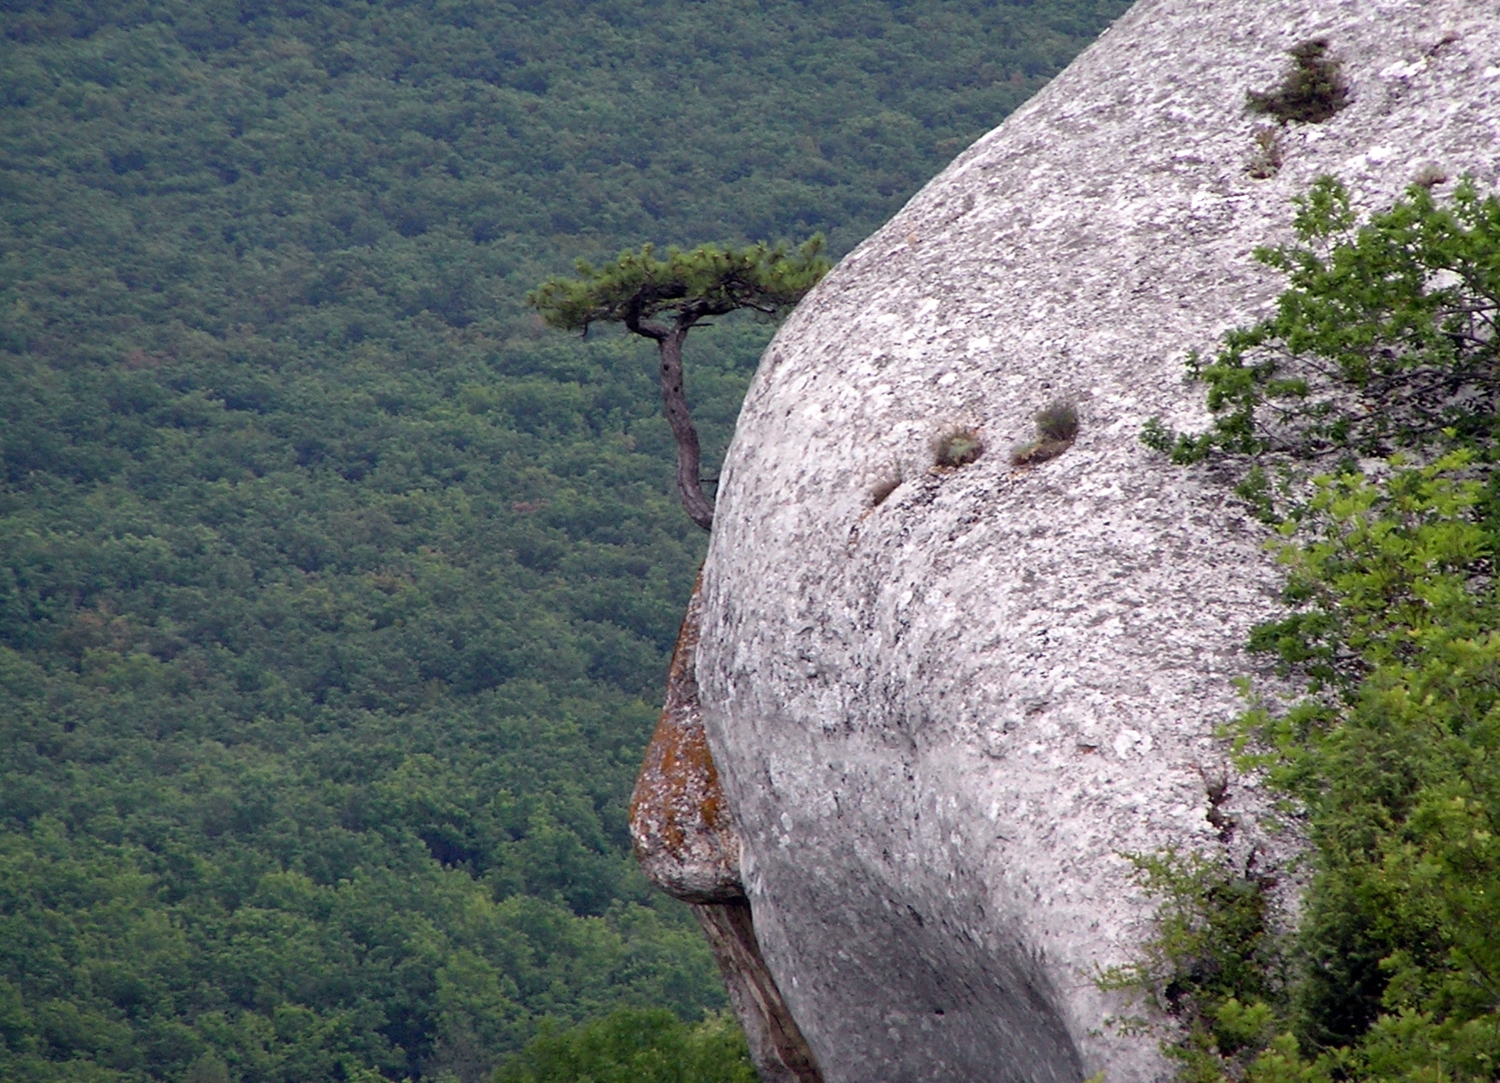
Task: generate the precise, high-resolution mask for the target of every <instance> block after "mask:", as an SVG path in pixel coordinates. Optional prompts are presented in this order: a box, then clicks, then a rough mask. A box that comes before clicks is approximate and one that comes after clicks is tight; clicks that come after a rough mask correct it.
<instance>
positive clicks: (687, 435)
mask: <svg viewBox="0 0 1500 1083" xmlns="http://www.w3.org/2000/svg"><path fill="white" fill-rule="evenodd" d="M687 333H688V328H686V327H675V328H673V329H672V330H671V331H670V332H668V333H667V334H666V335H665V336H663V337H662V338H659V339H657V341H656V344H657V346H658V347H659V349H660V350H661V400H662V405H663V406H665V407H666V411H667V424H669V425H671V426H672V436H673V437H674V438H675V439H676V440H677V494H678V495H679V496H680V497H681V498H682V507H683V510H685V511H686V512H687V513H688V518H690V519H692V520H693V522H695V523H697V524H698V525H699V526H701V527H702V528H703V529H704V530H712V529H713V525H714V506H713V504H712V503H711V502H710V501H709V499H708V497H706V496H704V495H703V482H702V479H701V478H700V477H699V472H700V469H701V464H700V458H701V453H700V451H699V448H698V430H697V429H696V428H694V427H693V417H692V415H691V414H689V413H688V405H687V395H686V394H685V393H684V392H683V389H682V343H683V340H684V339H686V338H687Z"/></svg>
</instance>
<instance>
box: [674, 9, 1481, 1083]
mask: <svg viewBox="0 0 1500 1083" xmlns="http://www.w3.org/2000/svg"><path fill="white" fill-rule="evenodd" d="M1318 36H1323V37H1326V38H1327V39H1328V41H1329V43H1330V45H1331V49H1332V54H1333V55H1334V56H1335V57H1337V58H1338V59H1339V60H1340V61H1341V63H1342V68H1343V72H1344V75H1345V77H1346V79H1347V81H1348V83H1349V86H1350V90H1351V93H1352V98H1351V101H1350V103H1349V105H1348V107H1347V108H1346V109H1344V110H1343V111H1342V112H1340V113H1338V114H1337V115H1335V116H1334V117H1332V118H1331V119H1330V120H1328V121H1326V122H1325V123H1322V124H1319V125H1292V126H1290V127H1289V128H1287V129H1286V130H1284V131H1283V132H1282V133H1281V134H1280V141H1281V144H1282V147H1283V151H1284V158H1285V161H1284V165H1283V166H1282V168H1281V169H1280V172H1279V173H1277V174H1276V175H1275V176H1274V177H1272V178H1270V179H1266V180H1257V179H1254V178H1252V176H1251V175H1250V172H1251V171H1250V169H1249V164H1250V162H1251V159H1252V157H1253V156H1254V154H1255V150H1256V144H1255V138H1254V133H1255V132H1256V130H1257V129H1258V128H1261V127H1264V126H1265V125H1266V121H1265V119H1264V118H1260V117H1256V116H1253V115H1251V114H1250V113H1248V112H1247V111H1246V109H1245V94H1246V91H1247V90H1251V89H1255V90H1264V89H1269V88H1271V87H1273V86H1274V85H1275V84H1276V83H1277V82H1278V81H1279V79H1280V77H1281V75H1282V73H1283V72H1284V71H1285V70H1286V68H1287V65H1288V63H1289V61H1288V59H1287V56H1286V50H1287V49H1288V48H1290V47H1291V46H1293V45H1295V44H1297V43H1298V42H1301V41H1304V40H1307V39H1310V38H1313V37H1318ZM1429 166H1435V167H1437V169H1438V170H1439V171H1441V172H1443V173H1445V174H1446V175H1447V176H1448V177H1449V178H1450V180H1449V181H1448V182H1447V183H1444V184H1440V185H1439V186H1438V188H1437V191H1438V194H1439V195H1440V196H1441V195H1442V194H1444V193H1445V192H1447V191H1450V190H1451V183H1452V179H1456V178H1457V177H1458V176H1459V175H1460V174H1461V173H1463V172H1471V173H1473V174H1474V175H1475V176H1476V177H1477V179H1478V180H1479V182H1480V183H1481V185H1482V186H1484V187H1486V188H1489V187H1493V186H1494V184H1495V181H1496V173H1497V166H1500V4H1497V3H1496V2H1494V0H1344V2H1334V0H1320V2H1314V0H1213V2H1205V0H1141V2H1140V3H1139V4H1137V6H1136V7H1135V8H1133V9H1132V10H1131V11H1130V13H1129V14H1128V15H1126V16H1125V17H1124V18H1122V19H1121V20H1120V21H1119V22H1118V23H1117V24H1116V25H1115V26H1114V27H1113V28H1112V29H1111V30H1110V31H1109V32H1108V33H1106V34H1105V35H1104V37H1103V38H1102V39H1101V40H1100V41H1099V42H1098V43H1097V44H1095V45H1094V46H1093V47H1092V48H1091V49H1089V50H1088V51H1087V52H1086V53H1085V54H1084V55H1083V56H1082V57H1080V58H1079V59H1078V60H1077V61H1076V62H1075V63H1074V64H1073V65H1072V66H1071V67H1070V68H1069V69H1068V70H1067V71H1066V72H1065V73H1064V74H1063V75H1061V76H1060V77H1059V78H1057V79H1056V80H1055V81H1054V82H1053V83H1052V84H1051V85H1050V86H1048V87H1047V88H1046V89H1045V90H1044V91H1043V92H1042V93H1041V94H1039V95H1037V97H1036V98H1034V99H1033V100H1032V101H1031V102H1029V103H1028V104H1027V105H1026V106H1024V107H1023V108H1022V109H1021V110H1019V111H1018V112H1017V113H1016V114H1015V115H1013V116H1012V117H1011V118H1010V119H1009V120H1007V121H1006V123H1005V124H1004V125H1002V126H1001V127H1000V128H999V129H997V130H996V131H994V132H992V133H991V134H990V135H988V136H986V137H985V138H983V139H981V140H980V141H979V142H978V143H977V144H976V145H975V146H974V147H972V148H971V149H970V150H968V151H967V152H965V153H964V154H963V155H961V156H960V157H959V158H958V159H957V160H956V161H955V162H954V163H953V164H952V165H951V166H950V167H949V168H948V169H947V170H946V171H945V172H944V173H943V174H942V175H941V176H939V177H938V178H937V179H936V180H934V181H933V182H932V183H931V184H929V185H928V186H927V187H926V188H925V189H923V190H922V191H921V192H920V193H919V194H918V195H917V196H916V197H915V198H914V199H913V200H912V201H911V203H910V204H908V205H907V207H906V208H905V209H904V210H903V211H902V212H901V213H900V214H898V215H897V216H896V218H895V219H894V220H892V221H891V222H890V223H889V224H888V225H887V226H886V227H885V228H884V229H882V230H881V231H880V232H879V233H877V234H876V235H875V236H874V237H872V238H871V239H870V240H868V241H866V242H865V243H864V244H863V245H861V246H860V247H859V248H858V249H857V250H856V251H855V252H854V253H853V254H852V255H850V256H849V257H848V258H847V259H846V260H844V261H843V263H842V264H840V265H839V267H838V268H836V269H835V270H834V272H833V273H832V274H830V275H829V276H828V278H827V279H826V280H825V281H824V282H823V284H822V285H820V286H819V287H818V289H817V290H816V291H815V292H814V293H813V294H812V295H810V296H809V297H808V299H807V300H806V301H805V302H804V303H803V305H802V306H801V307H800V308H799V309H798V311H797V312H796V313H795V314H794V316H793V317H792V318H791V319H790V320H789V321H788V322H787V324H786V325H785V326H784V327H783V328H782V330H781V331H780V333H779V334H778V335H777V337H776V339H775V341H774V342H773V343H772V345H771V347H770V348H769V349H768V351H767V353H766V356H765V358H764V359H763V360H762V363H761V368H760V372H759V374H758V376H757V378H756V380H755V383H754V385H753V387H752V388H751V391H750V394H749V396H748V398H747V399H746V402H745V406H744V410H743V413H742V415H741V418H740V423H739V429H738V432H737V435H736V437H735V440H734V444H733V447H732V448H731V451H730V454H729V458H728V462H727V464H726V466H725V470H724V474H723V477H724V481H723V485H722V489H721V493H720V496H719V501H718V509H717V514H716V520H715V526H714V533H713V540H712V545H711V550H710V556H709V561H708V565H707V567H706V570H705V578H704V602H703V628H702V641H701V644H700V646H699V655H698V681H699V685H700V688H701V695H702V700H703V707H704V712H705V721H706V725H707V730H708V735H709V741H710V744H711V747H712V750H713V754H714V758H715V760H716V761H717V764H718V768H719V772H720V777H721V781H722V782H723V784H724V786H725V789H726V791H727V794H728V797H729V801H730V804H731V807H732V808H733V810H734V813H735V816H736V817H737V820H738V823H739V827H740V831H741V834H742V838H743V846H744V851H743V867H742V872H743V876H744V880H745V886H746V890H747V893H748V895H749V898H750V900H751V905H752V907H753V910H754V917H755V926H756V932H757V935H758V937H759V941H760V944H761V946H762V948H763V950H764V954H765V957H766V960H767V962H768V963H769V965H770V968H771V971H772V973H773V974H774V975H775V977H776V979H777V982H778V984H779V985H780V987H781V990H782V992H783V993H784V995H785V997H786V1000H787V1003H788V1004H789V1006H790V1007H791V1010H792V1013H793V1015H794V1016H795V1017H796V1019H797V1022H798V1023H799V1024H800V1026H801V1029H802V1031H803V1033H804V1034H805V1035H806V1037H807V1039H808V1040H809V1042H810V1044H811V1046H812V1049H813V1052H814V1054H815V1055H816V1057H817V1059H818V1061H819V1064H820V1066H821V1068H822V1071H823V1074H824V1077H825V1078H826V1079H827V1080H828V1081H829V1083H881V1081H883V1083H902V1081H906V1080H953V1081H959V1080H964V1081H969V1080H973V1081H980V1080H985V1081H988V1080H996V1081H999V1080H1006V1081H1009V1080H1016V1081H1021V1080H1025V1081H1042V1080H1055V1081H1058V1083H1078V1081H1079V1080H1082V1079H1083V1078H1085V1077H1086V1076H1089V1075H1092V1074H1093V1073H1095V1072H1098V1071H1100V1070H1105V1071H1107V1073H1108V1080H1109V1083H1136V1081H1145V1080H1155V1079H1160V1078H1164V1077H1165V1076H1166V1075H1168V1074H1169V1072H1168V1069H1167V1067H1166V1065H1165V1063H1164V1062H1163V1060H1162V1059H1161V1056H1160V1054H1159V1053H1158V1052H1157V1050H1156V1048H1155V1043H1154V1041H1153V1040H1151V1039H1149V1038H1130V1037H1126V1036H1122V1035H1121V1034H1119V1033H1117V1032H1116V1031H1115V1030H1113V1029H1112V1028H1110V1027H1109V1026H1107V1025H1106V1017H1107V1016H1109V1015H1110V1014H1111V1012H1114V1011H1118V1010H1119V1009H1120V1008H1121V1002H1120V1001H1118V1000H1117V999H1112V998H1110V997H1107V996H1105V995H1104V994H1101V993H1100V992H1099V991H1098V989H1097V988H1096V986H1095V984H1094V981H1093V978H1094V975H1095V973H1096V972H1097V968H1099V967H1101V966H1108V965H1110V964H1114V963H1119V962H1123V961H1126V960H1128V959H1130V958H1131V957H1132V952H1133V950H1134V948H1135V946H1136V945H1137V944H1139V942H1140V940H1141V939H1142V937H1143V936H1146V935H1148V934H1149V931H1150V916H1151V909H1152V907H1151V903H1150V901H1149V900H1147V899H1145V898H1143V897H1142V895H1141V893H1140V892H1139V890H1137V889H1136V888H1135V887H1134V886H1133V884H1132V882H1131V878H1130V875H1129V871H1130V870H1129V865H1128V863H1127V862H1126V861H1125V860H1124V859H1123V858H1122V857H1121V856H1120V855H1121V854H1122V853H1123V852H1127V851H1147V852H1149V851H1155V850H1159V849H1161V848H1163V847H1167V846H1179V847H1187V848H1196V849H1199V850H1203V851H1205V852H1213V851H1214V850H1215V848H1216V847H1219V846H1220V842H1219V840H1218V838H1217V833H1216V831H1215V829H1214V828H1213V827H1212V826H1211V825H1210V824H1209V823H1208V822H1207V820H1206V818H1205V814H1206V811H1207V809H1208V801H1207V796H1206V787H1205V783H1204V774H1205V773H1207V774H1209V775H1213V774H1214V773H1216V772H1218V771H1220V770H1222V768H1223V764H1224V760H1225V755H1224V750H1223V749H1222V748H1221V747H1220V746H1219V744H1218V743H1216V741H1215V739H1214V737H1213V730H1214V727H1215V726H1216V725H1217V724H1219V723H1220V722H1222V721H1223V720H1225V719H1226V718H1227V717H1229V716H1230V715H1232V714H1233V713H1234V712H1235V711H1236V710H1237V709H1238V703H1237V699H1236V695H1235V692H1234V690H1233V688H1232V687H1231V683H1230V682H1231V679H1232V678H1233V677H1235V676H1236V675H1240V674H1245V673H1249V672H1251V671H1253V670H1254V669H1255V667H1256V666H1257V665H1258V663H1257V662H1256V661H1255V660H1253V659H1251V658H1249V657H1248V656H1247V655H1246V654H1245V653H1244V652H1243V649H1242V647H1243V644H1244V642H1245V637H1246V633H1247V631H1248V629H1249V628H1250V626H1251V625H1252V624H1253V623H1254V622H1256V621H1257V620H1260V619H1263V618H1264V617H1265V616H1266V615H1268V614H1269V613H1270V612H1272V611H1273V608H1274V604H1275V589H1276V582H1277V579H1276V572H1275V568H1274V567H1273V566H1272V564H1271V563H1270V561H1269V559H1268V558H1267V556H1266V555H1265V553H1264V551H1263V550H1262V548H1261V537H1260V535H1259V533H1258V529H1257V528H1256V527H1255V526H1254V524H1251V523H1248V522H1247V521H1246V520H1245V519H1244V518H1243V516H1242V515H1241V514H1240V512H1239V511H1238V509H1237V508H1236V507H1235V505H1234V503H1233V501H1232V500H1231V499H1230V498H1229V496H1228V494H1227V492H1226V490H1225V488H1224V487H1223V485H1222V484H1220V483H1219V482H1218V481H1216V480H1214V479H1213V478H1212V477H1210V476H1208V474H1207V472H1206V471H1203V470H1183V469H1179V468H1175V467H1172V466H1170V465H1168V464H1167V463H1166V462H1164V461H1163V460H1162V459H1161V458H1160V457H1159V456H1156V455H1153V454H1152V453H1150V452H1148V451H1147V450H1146V449H1145V448H1143V447H1141V446H1140V444H1139V443H1138V441H1137V434H1138V433H1139V431H1140V428H1141V424H1142V422H1144V421H1145V420H1146V419H1147V418H1148V417H1151V416H1152V415H1161V416H1163V417H1164V418H1165V419H1166V420H1167V422H1168V423H1169V424H1172V425H1174V426H1176V427H1178V428H1183V427H1190V428H1191V427H1201V426H1202V425H1203V424H1204V423H1205V421H1204V415H1203V412H1202V406H1201V403H1202V389H1201V387H1194V386H1190V385H1186V384H1185V383H1184V380H1183V366H1182V362H1183V359H1184V357H1185V355H1186V354H1187V352H1188V351H1189V350H1190V349H1194V348H1197V349H1200V350H1205V351H1212V350H1213V348H1214V345H1215V342H1216V340H1217V338H1218V336H1219V335H1220V334H1221V333H1222V332H1223V331H1224V330H1226V329H1228V328H1230V327H1233V326H1236V325H1241V324H1245V323H1247V322H1250V321H1253V320H1254V319H1256V318H1257V317H1258V316H1260V315H1261V314H1263V313H1265V312H1266V311H1267V310H1268V307H1269V306H1270V305H1271V303H1272V301H1273V299H1274V298H1275V296H1276V294H1277V292H1278V291H1279V289H1280V282H1279V281H1278V279H1277V277H1276V276H1275V275H1274V274H1272V273H1270V272H1269V271H1267V270H1266V269H1265V268H1263V267H1261V266H1260V265H1258V264H1256V263H1255V262H1254V261H1253V260H1252V258H1251V254H1250V253H1251V249H1252V248H1253V247H1254V246H1256V245H1258V244H1262V243H1266V242H1277V241H1282V240H1287V239H1289V238H1290V228H1289V227H1290V219H1291V213H1292V207H1291V202H1290V201H1291V197H1292V196H1293V195H1294V194H1296V193H1300V192H1302V191H1305V190H1306V189H1307V187H1308V186H1309V184H1310V183H1311V182H1312V181H1313V179H1314V178H1315V177H1317V176H1318V175H1319V174H1322V173H1326V172H1332V173H1335V174H1336V175H1338V176H1339V177H1340V178H1342V179H1343V180H1344V181H1345V182H1346V183H1347V184H1348V185H1349V186H1350V188H1351V190H1352V192H1353V194H1354V197H1355V199H1356V201H1357V203H1358V205H1359V206H1360V207H1361V208H1362V209H1364V210H1370V209H1374V208H1380V207H1385V206H1388V205H1389V204H1390V203H1391V202H1392V201H1393V200H1394V199H1395V198H1396V196H1397V195H1398V193H1399V192H1400V191H1401V190H1402V189H1403V188H1404V187H1405V186H1406V185H1407V184H1409V183H1411V182H1412V181H1413V180H1414V179H1415V178H1416V177H1417V175H1418V173H1419V171H1421V170H1422V169H1423V168H1424V167H1429ZM1057 399H1067V400H1070V401H1072V402H1074V403H1076V404H1077V407H1078V411H1079V415H1080V418H1081V430H1080V432H1079V435H1078V439H1077V441H1076V443H1075V444H1074V445H1073V446H1072V447H1071V449H1069V450H1068V451H1066V452H1065V453H1063V454H1062V455H1060V456H1059V457H1057V458H1055V459H1053V460H1051V461H1049V462H1045V463H1042V464H1040V465H1037V466H1035V467H1032V468H1030V469H1016V468H1013V467H1012V466H1011V464H1010V461H1009V451H1010V449H1011V448H1012V447H1013V446H1015V445H1018V444H1022V443H1024V442H1025V441H1027V440H1029V439H1030V438H1031V437H1032V421H1031V418H1032V415H1033V413H1034V412H1035V411H1036V410H1037V409H1038V408H1040V407H1042V406H1044V405H1046V404H1047V403H1049V402H1050V401H1053V400H1057ZM955 427H970V428H973V429H975V430H977V431H978V432H979V433H980V434H981V436H982V437H983V439H984V441H985V442H986V444H987V446H988V451H987V453H986V454H985V455H984V456H983V457H981V458H980V459H979V460H978V461H977V462H975V463H973V464H972V465H969V466H965V467H962V468H960V469H957V470H954V471H951V472H947V473H941V474H934V473H932V472H930V470H929V468H930V467H931V466H932V463H933V453H932V441H933V440H934V438H935V437H938V436H940V435H941V434H942V433H944V432H946V431H949V430H951V429H953V428H955ZM897 479H900V483H899V484H898V485H896V486H895V488H894V489H893V490H892V491H891V492H890V493H889V495H888V496H887V497H886V498H885V499H884V500H883V501H881V502H880V503H878V505H877V504H876V503H875V498H874V494H876V493H878V492H879V491H880V490H883V489H885V488H888V487H889V486H890V485H891V483H893V482H895V481H896V480H897ZM1257 801H1258V795H1257V794H1256V792H1255V788H1254V786H1253V784H1251V783H1249V782H1246V781H1244V780H1237V781H1235V782H1234V783H1233V784H1232V792H1231V797H1230V801H1229V807H1230V808H1231V809H1232V810H1235V811H1236V812H1237V813H1238V815H1239V816H1240V817H1241V819H1242V821H1243V824H1242V828H1241V830H1240V832H1239V834H1238V836H1237V841H1236V845H1238V846H1239V847H1240V853H1238V854H1237V855H1235V858H1234V859H1235V860H1243V859H1244V849H1245V847H1247V846H1250V845H1253V844H1255V843H1256V840H1257V839H1258V837H1259V836H1258V835H1257V830H1258V829H1257V828H1256V826H1255V824H1254V820H1255V810H1256V807H1257ZM1270 845H1271V846H1272V847H1273V848H1274V846H1275V845H1276V844H1275V842H1274V841H1273V842H1272V843H1271V844H1270Z"/></svg>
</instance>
